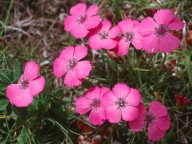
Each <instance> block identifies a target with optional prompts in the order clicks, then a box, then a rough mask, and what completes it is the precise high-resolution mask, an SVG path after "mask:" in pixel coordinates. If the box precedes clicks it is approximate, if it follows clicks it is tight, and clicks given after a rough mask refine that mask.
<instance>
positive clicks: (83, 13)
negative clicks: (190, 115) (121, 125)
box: [6, 3, 184, 141]
mask: <svg viewBox="0 0 192 144" xmlns="http://www.w3.org/2000/svg"><path fill="white" fill-rule="evenodd" d="M98 12H99V7H98V6H96V5H92V6H90V7H89V8H88V9H87V6H86V4H84V3H80V4H77V5H75V6H74V7H72V8H71V10H70V16H67V17H66V19H65V21H64V29H65V30H66V31H69V32H71V33H72V35H73V36H74V37H75V38H85V37H86V36H87V37H88V44H89V46H90V48H91V49H94V50H100V49H102V48H103V49H106V50H113V51H114V52H115V53H116V54H117V55H120V56H121V55H126V54H128V51H129V48H130V45H131V44H132V45H133V46H134V47H135V48H136V49H137V50H145V51H146V52H147V53H157V52H168V53H169V52H172V51H173V50H175V49H177V48H178V47H179V45H180V40H179V39H178V38H177V37H175V36H174V35H173V34H172V33H171V31H172V30H181V29H182V28H183V26H184V24H183V22H182V21H181V20H179V19H178V18H176V17H175V15H174V13H173V11H171V10H168V9H162V10H159V11H157V12H156V13H155V15H154V18H151V17H147V18H145V19H143V20H142V21H141V22H139V21H137V20H132V19H131V18H127V19H125V20H122V21H120V22H119V23H118V24H117V25H116V26H112V23H111V22H110V21H109V20H103V21H102V19H101V17H100V16H99V15H98ZM87 54H88V49H87V47H85V46H83V45H79V46H75V47H74V46H68V47H65V48H64V49H63V51H62V52H61V53H60V55H59V57H58V58H56V59H55V61H54V62H53V74H54V75H55V76H56V77H57V78H61V77H62V76H64V77H65V78H64V84H65V85H67V86H68V87H71V88H72V87H75V86H79V85H81V84H82V81H83V80H84V79H85V78H86V77H88V76H89V74H90V72H91V70H92V65H91V63H90V61H88V60H82V59H84V58H85V57H86V56H87ZM38 73H39V66H38V64H36V63H35V62H33V61H29V62H27V63H26V65H25V68H24V74H23V75H22V76H21V77H20V79H19V81H18V83H17V84H10V85H9V86H8V87H7V89H6V94H7V97H8V98H9V100H10V102H11V103H12V104H14V105H16V106H17V107H26V106H28V105H29V104H31V103H32V101H33V97H34V96H36V95H37V94H39V93H40V92H42V90H43V89H44V85H45V79H44V77H43V76H39V74H38ZM75 106H76V111H77V112H78V113H79V114H81V115H84V114H86V113H88V112H90V114H89V119H90V122H91V123H92V124H93V125H101V124H103V123H104V121H105V120H108V121H109V122H110V123H118V122H120V121H121V119H122V120H124V121H126V122H128V124H129V126H130V129H131V130H132V131H134V132H138V131H140V130H142V129H143V127H144V126H145V125H147V126H148V138H149V139H150V140H152V141H158V140H160V139H161V138H163V137H164V135H165V133H166V131H167V130H168V129H169V128H170V117H169V114H168V112H167V109H166V108H165V106H163V105H162V104H161V103H159V102H157V101H153V102H151V104H150V107H149V110H148V111H146V108H145V105H144V104H143V103H142V102H141V94H140V92H139V90H137V89H134V88H130V87H129V86H127V85H126V84H125V83H117V84H116V85H115V86H114V87H113V89H112V90H110V89H109V88H106V87H102V88H100V87H98V86H95V87H92V88H90V89H88V90H87V92H86V93H85V95H84V96H80V97H78V98H77V100H76V102H75Z"/></svg>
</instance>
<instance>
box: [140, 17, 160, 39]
mask: <svg viewBox="0 0 192 144" xmlns="http://www.w3.org/2000/svg"><path fill="white" fill-rule="evenodd" d="M156 26H157V23H156V22H155V21H154V20H153V19H152V18H151V17H147V18H145V19H143V20H142V21H141V23H140V24H139V32H140V33H141V35H142V36H148V35H150V34H152V33H154V31H155V28H156Z"/></svg>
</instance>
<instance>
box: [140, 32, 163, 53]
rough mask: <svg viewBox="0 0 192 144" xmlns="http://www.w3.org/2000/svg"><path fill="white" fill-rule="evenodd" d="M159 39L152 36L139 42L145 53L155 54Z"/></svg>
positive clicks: (157, 49)
mask: <svg viewBox="0 0 192 144" xmlns="http://www.w3.org/2000/svg"><path fill="white" fill-rule="evenodd" d="M159 39H160V38H159V37H157V36H156V35H154V34H152V35H149V36H146V37H143V38H142V40H141V43H142V46H143V49H144V50H145V51H146V52H147V53H157V52H159V44H160V43H159Z"/></svg>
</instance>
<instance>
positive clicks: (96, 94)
mask: <svg viewBox="0 0 192 144" xmlns="http://www.w3.org/2000/svg"><path fill="white" fill-rule="evenodd" d="M100 92H101V89H100V88H99V87H98V86H94V87H91V88H89V89H88V90H87V92H86V95H85V97H86V98H87V99H89V100H90V101H91V100H92V99H94V98H99V99H100V98H101V97H100Z"/></svg>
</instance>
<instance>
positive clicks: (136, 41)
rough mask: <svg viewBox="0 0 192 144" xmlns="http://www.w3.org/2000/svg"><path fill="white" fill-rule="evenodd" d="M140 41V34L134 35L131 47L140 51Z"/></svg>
mask: <svg viewBox="0 0 192 144" xmlns="http://www.w3.org/2000/svg"><path fill="white" fill-rule="evenodd" d="M141 40H142V36H141V34H140V33H134V36H133V39H132V41H131V43H132V44H133V46H134V47H135V48H136V49H137V50H140V49H141V48H142V44H141Z"/></svg>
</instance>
